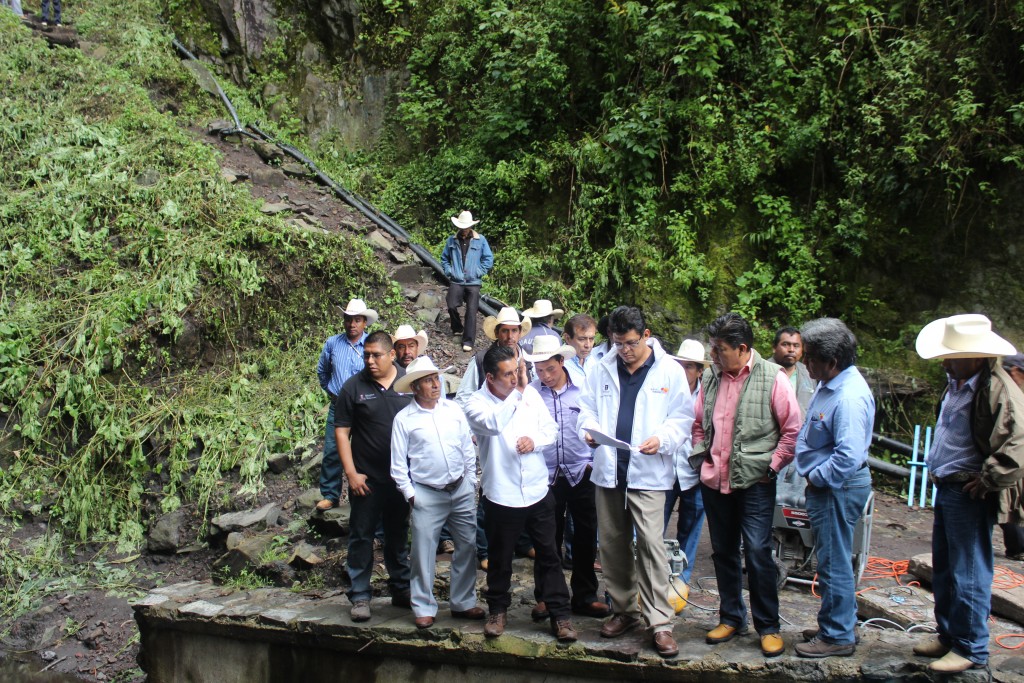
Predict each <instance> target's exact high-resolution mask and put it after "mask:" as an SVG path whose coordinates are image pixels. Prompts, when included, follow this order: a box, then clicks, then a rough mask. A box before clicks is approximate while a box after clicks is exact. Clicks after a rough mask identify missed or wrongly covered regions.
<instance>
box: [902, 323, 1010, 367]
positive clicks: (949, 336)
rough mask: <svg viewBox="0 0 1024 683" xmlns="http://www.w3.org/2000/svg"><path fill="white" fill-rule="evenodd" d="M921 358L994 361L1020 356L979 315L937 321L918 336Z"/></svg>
mask: <svg viewBox="0 0 1024 683" xmlns="http://www.w3.org/2000/svg"><path fill="white" fill-rule="evenodd" d="M916 348H917V355H919V356H921V358H990V357H993V356H1012V355H1013V354H1015V353H1017V349H1015V348H1014V347H1013V344H1011V343H1010V342H1008V341H1006V340H1005V339H1003V338H1002V337H1000V336H999V335H998V334H996V333H995V332H993V331H992V321H991V320H989V319H988V318H986V317H985V316H983V315H980V314H977V313H965V314H963V315H953V316H950V317H948V318H940V319H938V320H933V321H932V322H930V323H928V324H927V325H925V326H924V329H923V330H921V333H920V334H918V335H917V344H916Z"/></svg>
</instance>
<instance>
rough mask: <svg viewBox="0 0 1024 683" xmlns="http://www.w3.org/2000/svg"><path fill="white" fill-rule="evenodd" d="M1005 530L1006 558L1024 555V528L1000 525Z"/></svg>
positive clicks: (1013, 525) (1014, 525)
mask: <svg viewBox="0 0 1024 683" xmlns="http://www.w3.org/2000/svg"><path fill="white" fill-rule="evenodd" d="M999 528H1000V529H1002V530H1003V545H1005V546H1006V556H1007V557H1009V558H1013V559H1017V558H1014V557H1013V556H1014V555H1020V554H1022V553H1024V526H1017V525H1016V524H1000V525H999Z"/></svg>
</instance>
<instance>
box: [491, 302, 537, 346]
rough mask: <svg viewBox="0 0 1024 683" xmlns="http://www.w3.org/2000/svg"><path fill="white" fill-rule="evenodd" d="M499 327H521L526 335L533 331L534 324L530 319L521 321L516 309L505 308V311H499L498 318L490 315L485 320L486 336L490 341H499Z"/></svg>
mask: <svg viewBox="0 0 1024 683" xmlns="http://www.w3.org/2000/svg"><path fill="white" fill-rule="evenodd" d="M498 325H519V326H520V327H521V328H522V330H523V332H522V333H523V334H526V333H527V332H529V331H530V330H531V329H533V323H532V322H531V321H530V319H529V318H523V319H522V320H520V319H519V314H518V313H516V309H514V308H512V307H511V306H505V307H504V308H503V309H501V310H500V311H498V317H494V316H493V315H489V316H487V317H486V318H484V334H486V335H487V338H488V339H497V338H498V334H497V332H496V330H497V329H498Z"/></svg>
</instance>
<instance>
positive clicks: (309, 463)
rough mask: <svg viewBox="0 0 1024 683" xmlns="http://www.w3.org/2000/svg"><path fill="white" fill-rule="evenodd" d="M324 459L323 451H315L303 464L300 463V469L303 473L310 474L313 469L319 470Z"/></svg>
mask: <svg viewBox="0 0 1024 683" xmlns="http://www.w3.org/2000/svg"><path fill="white" fill-rule="evenodd" d="M323 459H324V454H323V452H322V451H321V452H318V453H314V454H313V455H311V456H309V457H308V458H306V459H305V460H303V461H302V464H301V465H299V471H300V472H302V473H303V474H309V473H311V472H313V471H316V472H319V471H320V463H321V462H323Z"/></svg>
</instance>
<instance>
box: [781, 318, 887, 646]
mask: <svg viewBox="0 0 1024 683" xmlns="http://www.w3.org/2000/svg"><path fill="white" fill-rule="evenodd" d="M800 335H801V337H803V344H804V361H805V363H806V365H807V371H808V373H809V374H810V376H811V379H814V380H817V381H818V382H819V384H818V389H817V391H816V392H815V394H814V396H813V397H812V398H811V401H810V405H808V408H807V416H806V420H805V421H804V424H803V427H802V428H801V429H800V435H799V436H798V437H797V441H796V455H795V457H794V463H795V464H796V469H797V473H798V474H799V475H800V476H802V477H806V478H807V513H808V515H809V516H810V520H811V528H812V529H813V530H814V537H815V541H814V552H815V555H816V556H817V558H818V567H817V570H818V586H819V590H821V608H820V609H819V610H818V628H816V629H808V630H807V631H804V637H805V638H807V642H806V643H799V644H797V646H796V647H795V648H794V649H795V650H796V653H797V655H798V656H800V657H831V656H841V657H848V656H850V655H852V654H853V652H854V650H855V649H856V635H855V633H854V628H855V627H856V625H857V596H856V578H855V577H854V575H853V564H852V561H851V556H852V545H853V531H854V527H855V526H856V524H857V520H858V518H859V517H860V516H861V512H862V511H863V510H864V505H865V504H866V503H867V500H868V497H869V496H870V494H871V472H870V471H869V470H868V467H867V465H868V447H869V446H870V445H871V428H872V425H873V424H874V421H875V399H874V398H873V397H872V396H871V390H870V389H869V388H868V384H867V382H865V381H864V377H863V376H861V374H860V372H859V371H858V370H857V368H856V367H855V366H854V362H855V361H856V360H857V338H856V337H854V336H853V333H852V332H851V331H850V330H849V328H847V327H846V325H844V324H843V322H842V321H840V320H837V319H835V318H819V319H817V320H812V321H811V322H809V323H807V324H806V325H804V327H803V329H802V330H800Z"/></svg>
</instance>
